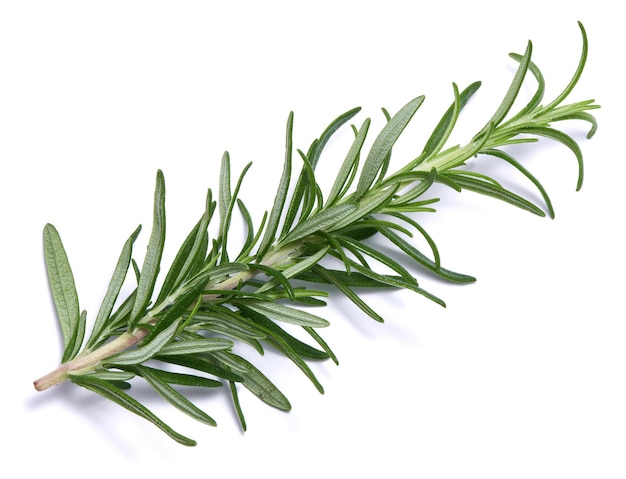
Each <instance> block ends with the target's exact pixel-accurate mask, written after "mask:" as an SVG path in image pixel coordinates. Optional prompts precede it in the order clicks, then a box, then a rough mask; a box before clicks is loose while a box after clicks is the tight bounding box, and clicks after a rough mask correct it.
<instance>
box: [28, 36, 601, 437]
mask: <svg viewBox="0 0 626 479" xmlns="http://www.w3.org/2000/svg"><path fill="white" fill-rule="evenodd" d="M580 28H581V32H582V37H583V50H582V55H581V59H580V62H579V64H578V67H577V68H576V71H575V73H574V75H573V77H572V80H571V81H570V83H569V84H568V85H567V86H566V87H565V89H564V90H563V91H562V93H561V94H559V95H558V96H557V97H556V98H555V99H554V100H553V101H551V102H550V103H548V104H547V105H546V106H543V105H542V101H543V94H544V91H545V82H544V79H543V77H542V75H541V72H540V70H539V68H538V67H537V66H536V65H535V64H534V63H533V62H532V61H531V55H532V44H531V43H529V44H528V47H527V49H526V51H525V53H524V54H523V55H518V54H512V55H511V57H512V58H513V59H514V60H515V61H517V62H518V69H517V72H516V74H515V75H514V78H513V80H512V82H511V85H510V87H509V90H508V92H507V93H506V95H505V97H504V99H503V100H502V103H501V104H500V106H499V107H498V108H497V110H496V111H495V113H494V114H493V116H492V117H491V118H490V120H489V121H488V122H487V124H486V125H484V127H483V128H481V129H480V130H479V131H478V132H477V133H476V135H475V136H474V137H473V138H472V139H471V140H470V141H469V142H468V143H467V144H466V145H463V146H459V145H456V146H447V143H448V140H449V138H450V135H451V133H452V131H453V130H454V128H455V125H456V122H457V119H458V117H459V114H460V112H461V111H462V110H463V108H464V107H465V106H466V105H467V104H468V102H469V101H470V99H471V98H472V96H473V95H474V94H475V93H476V91H478V89H479V87H480V82H476V83H472V84H471V85H469V86H468V87H466V88H465V89H463V90H460V89H459V88H458V87H457V86H456V85H453V97H454V98H453V102H452V104H451V105H450V107H449V108H448V109H447V110H446V111H445V112H444V114H443V115H442V117H441V119H440V121H439V122H438V123H437V125H436V126H435V128H434V130H433V132H432V134H431V135H430V137H429V139H428V140H427V142H426V144H425V146H424V148H423V150H422V152H421V153H419V154H418V155H416V157H415V159H414V160H413V161H411V162H409V163H408V164H406V165H404V166H403V167H402V168H401V169H399V170H397V171H395V172H393V173H389V169H390V166H391V158H392V152H393V149H394V145H395V144H396V142H397V140H398V138H399V137H400V136H401V135H402V133H403V131H404V130H405V128H406V127H407V125H408V124H409V122H410V121H411V119H412V118H413V116H414V115H415V114H416V112H417V110H418V109H419V108H420V106H421V105H422V104H423V102H424V97H423V96H420V97H416V98H414V99H412V100H411V101H409V102H408V103H407V104H406V105H404V106H403V107H402V108H401V109H400V110H399V111H398V112H397V113H395V114H393V115H391V114H389V113H388V112H387V111H386V110H383V113H384V115H385V118H386V124H385V126H384V127H383V128H382V129H381V130H380V132H378V133H377V134H376V135H375V136H374V138H373V139H372V141H371V146H369V147H366V144H368V142H367V141H366V140H368V139H369V137H368V135H370V127H371V120H370V119H369V118H367V119H365V120H363V121H362V122H360V124H359V125H358V126H357V125H354V124H350V125H348V124H349V122H350V121H351V120H353V119H354V118H355V117H356V115H357V114H358V113H359V111H360V109H359V108H355V109H352V110H350V111H347V112H345V113H344V114H342V115H340V116H338V117H337V118H336V119H335V120H333V121H332V122H331V123H330V124H329V125H328V127H327V128H326V129H325V130H324V131H323V132H322V133H321V135H320V136H319V137H318V138H317V139H315V140H314V141H313V142H312V143H311V144H310V145H309V147H308V149H306V150H304V151H303V150H299V149H298V150H294V146H293V121H294V116H293V113H291V114H290V115H289V117H288V120H287V126H286V135H285V158H284V163H283V170H282V174H281V176H280V179H279V182H278V187H277V190H276V194H275V198H274V202H273V205H272V207H271V209H269V211H268V212H267V213H266V214H265V215H264V216H263V217H262V218H261V221H260V222H259V224H258V225H255V224H254V223H253V220H252V218H251V215H250V212H249V210H248V208H247V207H246V205H245V203H244V201H243V200H242V199H241V198H240V189H241V186H242V184H243V181H244V178H245V176H246V173H247V172H248V171H249V169H250V167H251V165H250V164H249V165H247V166H246V167H245V168H244V169H243V171H242V172H241V173H240V174H239V176H238V177H237V178H236V180H235V181H234V182H233V181H232V177H231V167H230V158H229V155H228V153H225V154H224V156H223V158H222V163H221V169H220V179H219V188H218V191H217V195H215V196H214V195H213V192H212V191H211V190H208V192H207V196H206V202H205V208H204V212H203V214H202V216H201V218H200V219H199V220H198V221H197V223H196V224H195V225H193V227H192V228H191V230H190V232H189V233H188V235H187V237H186V239H185V240H184V242H183V243H182V245H181V246H180V248H179V250H178V253H177V255H176V256H175V258H174V260H173V262H172V264H171V266H170V267H169V270H168V271H167V272H166V274H165V277H164V280H163V281H162V286H161V287H160V290H159V291H158V293H157V292H156V291H155V288H156V284H157V278H158V277H159V273H160V270H161V266H162V265H161V259H162V256H163V249H164V244H165V236H166V214H165V181H164V178H163V174H162V172H160V171H159V172H158V173H157V178H156V188H155V193H154V211H153V223H152V231H151V234H150V238H149V242H148V247H147V251H146V255H145V257H144V260H143V263H142V266H141V268H140V267H139V266H138V264H137V263H136V261H135V260H134V259H133V246H134V243H135V240H136V238H137V237H138V235H139V232H140V228H137V229H136V230H135V231H133V232H132V233H131V234H130V236H129V237H128V239H127V241H126V242H125V243H124V246H123V248H122V251H121V253H120V256H119V260H118V262H117V264H116V267H115V269H114V272H113V275H112V278H111V280H110V283H109V287H108V289H107V292H106V295H105V297H104V299H103V301H102V305H101V307H100V310H99V311H98V313H97V316H96V319H95V321H94V325H93V328H92V330H91V333H90V335H89V336H88V337H87V336H86V313H85V312H81V311H80V308H79V302H78V296H77V294H76V288H75V285H74V279H73V276H72V272H71V268H70V265H69V262H68V259H67V255H66V253H65V250H64V248H63V245H62V242H61V239H60V236H59V234H58V232H57V231H56V229H55V228H54V227H53V226H52V225H46V227H45V229H44V250H45V258H46V264H47V270H48V276H49V281H50V287H51V291H52V296H53V299H54V303H55V306H56V310H57V315H58V318H59V322H60V325H61V331H62V334H63V340H64V344H65V348H64V352H63V355H62V360H61V361H62V363H63V366H62V367H61V368H60V369H59V370H57V371H56V372H53V373H51V374H50V375H48V376H47V377H46V379H45V380H40V381H39V382H36V386H37V387H38V388H39V389H44V388H45V387H48V386H50V385H53V384H55V383H57V382H60V381H62V380H65V379H69V380H70V381H72V382H74V383H75V384H77V385H79V386H82V387H85V388H87V389H90V390H92V391H94V392H96V393H98V394H100V395H102V396H104V397H106V398H108V399H110V400H112V401H114V402H115V403H117V404H119V405H121V406H123V407H124V408H126V409H128V410H130V411H131V412H133V413H135V414H137V415H139V416H141V417H143V418H145V419H147V420H148V421H150V422H152V423H153V424H155V425H156V426H157V427H159V428H160V429H162V430H163V431H164V432H165V433H167V434H168V435H169V436H171V437H172V438H173V439H175V440H176V441H178V442H180V443H182V444H185V445H194V444H195V441H193V440H191V439H189V438H187V437H185V436H183V435H181V434H180V433H178V432H176V431H174V430H173V429H172V428H171V427H170V426H168V425H167V424H165V423H164V422H163V421H162V420H161V419H159V418H158V417H156V416H155V415H154V414H153V413H152V412H151V411H150V410H149V409H148V408H146V407H145V406H144V405H143V404H141V403H140V402H139V401H138V400H137V399H135V398H134V397H133V396H132V395H130V394H129V393H128V392H127V390H128V389H129V388H130V386H131V381H132V380H135V379H142V380H144V381H145V382H146V383H147V384H149V385H150V386H151V387H152V388H153V389H154V390H155V391H156V392H157V393H158V394H159V395H161V396H162V397H163V398H164V399H165V400H166V401H168V402H169V403H170V404H171V405H173V406H174V407H176V408H178V409H179V410H181V411H182V412H184V413H186V414H188V415H189V416H191V417H193V418H195V419H197V420H198V421H200V422H202V423H205V424H208V425H215V424H216V422H215V420H214V419H213V418H212V417H210V416H209V415H208V414H207V413H206V412H204V411H203V410H201V409H200V408H199V407H198V406H197V405H195V404H193V403H192V402H191V401H190V400H189V399H188V398H187V397H186V396H185V395H184V391H185V389H184V388H186V387H195V388H207V389H212V388H216V387H223V386H227V387H228V389H229V391H230V397H231V398H232V402H233V404H234V406H235V409H236V411H237V413H238V416H239V419H240V423H241V425H242V428H243V429H244V430H245V429H246V421H245V418H244V414H243V408H242V405H241V403H240V399H239V394H240V391H241V388H242V387H243V388H245V389H246V390H248V391H250V392H251V393H252V394H253V395H255V396H257V397H258V398H259V399H260V400H261V401H263V402H265V403H267V404H268V405H270V406H273V407H275V408H278V409H280V410H284V411H287V410H289V409H290V408H291V405H290V403H289V400H288V399H287V397H286V396H285V395H284V394H283V392H281V391H280V390H279V389H278V387H277V386H276V385H275V384H274V383H273V382H272V381H271V380H270V379H269V378H268V376H266V375H265V374H264V373H263V372H262V371H261V370H260V369H259V368H257V366H255V365H254V364H252V362H251V361H250V360H249V359H245V358H244V355H242V354H241V351H239V349H240V348H242V347H247V349H251V350H252V351H256V353H258V354H259V355H263V354H264V353H265V351H266V349H267V348H272V349H273V350H276V351H278V352H280V353H281V354H282V355H284V356H285V357H286V358H288V359H289V360H290V361H291V362H293V364H294V365H295V366H296V367H297V368H299V369H300V370H301V371H302V373H303V374H305V376H306V377H307V378H308V379H309V380H310V381H311V383H312V384H313V386H314V387H315V388H316V389H317V390H318V391H319V392H323V387H322V385H321V383H320V381H319V380H318V379H317V377H316V376H315V374H314V372H313V370H312V369H311V362H312V361H318V360H326V359H331V360H332V361H334V362H336V363H337V362H338V360H337V357H336V355H335V354H334V352H333V351H332V350H331V349H330V347H329V345H328V344H327V343H326V342H325V341H324V339H323V338H322V336H321V335H320V330H322V329H323V328H325V327H326V326H328V325H329V322H328V321H327V320H326V319H324V318H323V317H321V316H319V315H318V314H315V313H313V312H311V311H312V310H311V308H310V307H319V306H324V305H325V304H326V302H325V301H326V298H327V296H328V295H329V293H328V291H329V289H330V290H332V291H336V292H338V293H339V294H343V295H344V296H345V297H347V298H348V299H350V300H351V301H352V302H353V303H354V305H355V306H356V307H357V308H359V309H360V310H361V311H362V312H363V313H365V314H366V315H367V316H369V317H371V318H372V319H374V320H376V321H380V322H382V321H383V317H382V316H381V315H380V314H379V313H378V312H376V311H374V309H372V307H371V306H369V305H368V304H367V303H366V302H365V301H364V299H363V297H362V295H361V294H360V291H361V290H362V289H363V288H377V289H389V288H401V289H406V290H410V291H414V292H416V293H418V294H420V295H423V296H425V297H427V298H428V299H430V300H432V301H435V302H436V303H438V304H441V305H444V302H443V301H442V300H441V299H440V298H438V297H436V296H435V295H433V294H431V293H429V292H427V291H425V290H424V289H423V288H422V287H421V286H420V285H419V283H418V280H417V279H416V277H415V274H414V271H415V270H426V271H428V272H429V274H434V275H437V276H439V277H441V278H442V279H444V280H446V281H451V282H457V283H470V282H472V281H474V278H473V277H471V276H469V275H466V274H461V273H458V272H454V271H451V270H449V269H447V268H445V267H443V266H442V264H441V259H440V254H439V251H438V249H437V246H436V244H435V241H434V240H433V238H432V237H431V236H430V235H429V234H428V232H427V231H426V230H425V229H424V227H423V226H422V225H421V224H420V223H419V222H418V220H417V218H418V217H419V214H420V213H425V212H434V211H435V210H434V207H433V205H434V204H435V203H436V202H437V199H436V198H432V197H429V196H427V193H429V192H430V191H431V187H432V186H433V185H434V184H437V183H439V184H443V185H446V186H447V187H450V188H453V189H455V190H457V191H462V190H468V191H473V192H475V193H479V194H483V195H487V196H490V197H494V198H496V199H499V200H502V201H505V202H507V203H510V204H512V205H514V206H517V207H519V208H522V209H524V210H527V211H529V212H531V213H534V214H537V215H540V216H544V215H545V212H544V209H543V208H544V207H545V209H546V210H547V212H548V214H549V215H550V216H554V210H553V207H552V203H551V200H550V198H549V196H548V194H547V192H546V191H545V188H544V187H543V186H542V185H541V183H540V182H539V180H538V179H537V178H535V177H534V176H533V175H532V174H531V173H530V172H529V171H528V170H527V169H526V168H525V167H524V166H523V165H522V164H521V163H520V162H519V161H517V160H516V159H515V158H513V157H512V156H511V154H510V153H509V152H507V151H506V147H507V146H509V145H513V144H518V143H531V142H535V141H537V139H538V138H539V137H547V138H550V139H552V140H556V141H557V142H560V143H562V144H563V145H565V146H566V147H567V148H569V149H570V150H571V151H572V152H573V154H574V156H575V157H576V160H577V163H578V171H579V180H578V184H577V187H578V188H580V186H581V185H582V179H583V161H582V153H581V151H580V148H579V146H578V144H577V143H576V141H575V140H574V139H573V138H571V137H570V136H568V135H567V134H566V133H564V132H563V131H561V130H558V129H557V128H556V127H555V126H554V124H555V123H557V122H560V121H564V120H583V121H586V122H588V123H590V125H591V129H590V131H589V135H588V136H589V137H591V136H592V135H593V133H594V132H595V130H596V121H595V118H594V117H593V116H592V115H591V113H589V111H590V110H593V109H595V108H598V106H597V105H595V104H594V103H593V101H592V100H590V101H583V102H577V103H572V104H566V105H563V102H564V100H565V99H566V98H567V97H568V96H569V94H570V93H571V92H572V90H573V89H574V87H575V85H576V83H577V81H578V79H579V78H580V75H581V73H582V71H583V69H584V65H585V61H586V57H587V38H586V34H585V30H584V28H583V27H582V25H580ZM528 72H530V73H531V75H532V76H533V77H534V79H535V81H536V84H537V88H536V91H535V93H534V95H533V96H532V98H531V99H530V101H528V103H526V104H525V105H524V106H523V107H522V108H520V109H519V110H518V111H517V112H516V113H515V114H514V115H510V111H511V109H512V108H513V106H514V103H515V101H516V99H517V98H518V96H519V92H520V89H521V86H522V84H523V83H524V81H525V78H526V76H527V73H528ZM345 127H349V128H351V130H352V132H353V137H354V138H353V141H352V144H351V146H350V148H349V149H348V151H347V152H346V153H345V156H344V158H342V159H341V161H339V168H338V171H337V174H336V177H335V180H334V182H333V184H332V186H331V188H330V191H329V193H328V194H327V195H325V194H324V192H323V189H322V187H321V186H320V184H319V183H318V181H317V179H316V176H315V175H316V167H317V165H318V162H319V161H320V159H321V158H322V156H323V153H324V150H325V147H326V145H327V144H328V142H329V141H330V140H331V138H332V137H333V135H335V133H336V132H337V131H338V130H340V129H341V128H345ZM474 157H485V158H489V159H496V160H501V161H504V162H506V163H508V164H509V165H511V166H512V167H513V168H514V169H515V170H516V171H517V172H518V173H519V174H521V175H522V177H523V178H525V179H527V180H529V181H530V182H531V183H532V184H533V185H534V186H535V187H536V188H537V190H538V191H539V192H540V194H541V196H542V198H543V201H544V205H540V204H536V203H534V202H533V200H532V199H529V198H525V197H523V196H520V195H519V194H518V193H515V192H514V191H511V190H509V189H507V188H505V187H504V186H502V185H501V184H500V183H499V182H498V181H497V180H496V179H495V178H492V177H490V176H488V175H487V174H484V173H477V172H475V171H470V170H468V169H467V168H465V165H466V163H467V161H468V160H470V159H472V158H474ZM298 165H299V172H294V169H295V168H296V166H298ZM234 214H239V215H241V217H242V218H243V220H244V223H245V225H246V233H245V239H244V241H243V245H242V246H241V248H239V249H238V250H237V251H232V248H231V243H230V242H229V232H230V230H231V222H232V218H233V215H234ZM212 223H218V224H217V234H216V235H215V237H213V238H210V235H209V226H210V225H211V224H212ZM415 236H419V237H421V238H422V239H423V240H424V241H422V243H424V244H426V245H428V249H427V250H426V251H422V250H421V249H419V248H418V247H416V246H415V244H414V243H415V242H414V241H413V240H412V238H414V237H415ZM372 237H376V238H377V239H378V241H379V244H380V242H383V243H384V248H381V247H380V246H373V245H372V243H371V238H372ZM131 271H132V273H130V272H131ZM129 273H130V274H129ZM127 276H128V277H127ZM133 276H134V278H133ZM133 280H134V282H135V287H134V290H133V291H132V293H131V294H130V295H128V296H127V297H126V298H120V297H119V295H120V292H121V290H122V286H123V285H124V284H125V283H127V282H128V281H133Z"/></svg>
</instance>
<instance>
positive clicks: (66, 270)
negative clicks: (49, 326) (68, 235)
mask: <svg viewBox="0 0 626 479" xmlns="http://www.w3.org/2000/svg"><path fill="white" fill-rule="evenodd" d="M43 245H44V256H45V259H46V269H47V271H48V282H49V284H50V291H51V292H52V299H53V300H54V305H55V307H56V311H57V317H58V319H59V324H60V325H61V333H62V334H63V349H64V352H63V357H64V358H66V357H68V356H70V355H71V353H72V348H73V344H70V343H71V342H72V338H74V337H75V336H76V329H77V328H78V325H79V322H80V312H79V306H78V294H77V292H76V285H75V283H74V275H73V274H72V269H71V268H70V263H69V261H68V259H67V254H66V253H65V248H64V247H63V243H62V242H61V237H60V236H59V233H58V231H57V230H56V228H55V227H54V226H52V225H51V224H47V225H46V226H45V227H44V230H43Z"/></svg>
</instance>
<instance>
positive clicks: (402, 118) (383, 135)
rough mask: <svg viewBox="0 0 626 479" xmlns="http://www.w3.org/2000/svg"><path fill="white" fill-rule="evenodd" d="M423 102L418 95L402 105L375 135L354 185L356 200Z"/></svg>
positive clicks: (376, 173) (372, 179) (367, 186)
mask: <svg viewBox="0 0 626 479" xmlns="http://www.w3.org/2000/svg"><path fill="white" fill-rule="evenodd" d="M423 102H424V97H423V96H419V97H417V98H415V99H413V100H411V101H410V102H409V103H407V104H406V105H404V106H403V107H402V108H401V109H400V111H399V112H398V113H396V114H395V115H394V116H393V117H392V118H391V120H389V122H388V123H387V124H386V125H385V127H384V128H383V129H382V131H381V132H380V134H379V135H378V136H377V137H376V139H375V140H374V144H373V145H372V148H371V149H370V152H369V154H368V155H367V158H366V160H365V163H364V164H363V171H361V176H360V178H359V182H358V184H357V187H356V193H355V199H356V200H358V199H360V198H361V197H362V196H363V195H364V194H365V193H366V192H367V190H368V189H369V188H370V186H372V183H373V182H374V179H375V178H376V176H377V175H378V172H379V171H380V168H381V167H382V165H383V162H384V161H385V158H387V156H388V155H389V154H390V153H391V148H392V147H393V145H394V144H395V143H396V140H397V139H398V137H399V136H400V134H401V133H402V132H403V131H404V129H405V128H406V126H407V125H408V124H409V121H411V118H413V115H415V112H417V110H418V108H419V107H420V106H421V105H422V103H423Z"/></svg>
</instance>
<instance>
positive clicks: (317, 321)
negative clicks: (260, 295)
mask: <svg viewBox="0 0 626 479" xmlns="http://www.w3.org/2000/svg"><path fill="white" fill-rule="evenodd" d="M236 304H242V305H244V306H246V307H248V308H250V309H252V310H253V311H256V312H257V313H260V314H263V315H265V316H267V317H269V318H272V319H275V320H276V321H283V322H286V323H292V324H297V325H298V326H310V327H312V328H323V327H326V326H328V325H329V324H330V323H329V322H328V321H326V320H325V319H324V318H320V317H319V316H316V315H314V314H311V313H308V312H306V311H302V310H300V309H295V308H290V307H289V306H285V305H284V304H280V303H270V302H267V301H258V300H254V299H252V300H245V301H243V300H242V301H238V302H237V303H236Z"/></svg>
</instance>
